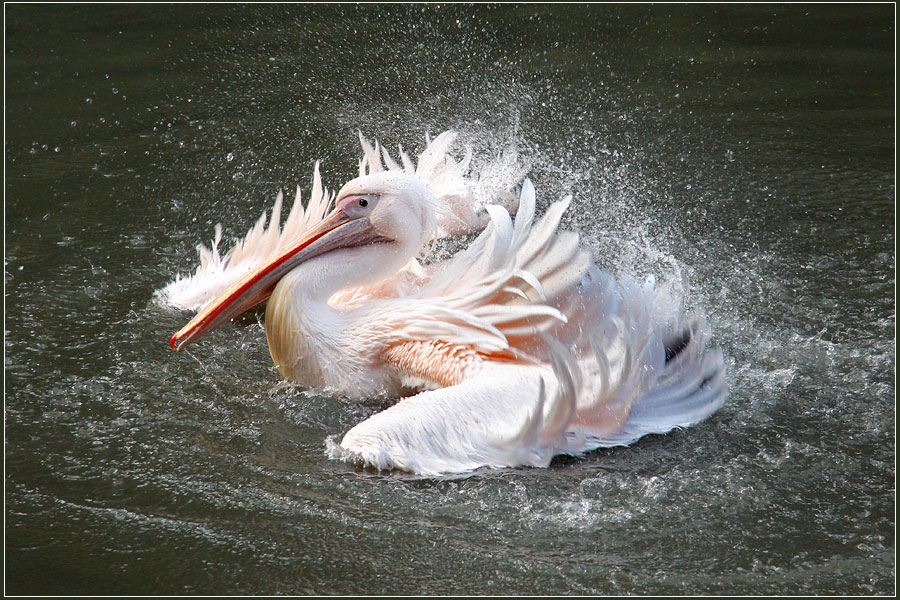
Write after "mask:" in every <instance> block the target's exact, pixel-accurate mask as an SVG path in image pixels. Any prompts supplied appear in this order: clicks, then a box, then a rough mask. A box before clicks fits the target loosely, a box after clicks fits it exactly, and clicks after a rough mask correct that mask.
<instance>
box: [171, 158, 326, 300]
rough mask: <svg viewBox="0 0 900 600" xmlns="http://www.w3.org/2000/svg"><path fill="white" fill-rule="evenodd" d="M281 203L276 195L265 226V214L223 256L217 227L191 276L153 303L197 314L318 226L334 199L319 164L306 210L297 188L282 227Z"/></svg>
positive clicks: (174, 283)
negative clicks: (239, 280)
mask: <svg viewBox="0 0 900 600" xmlns="http://www.w3.org/2000/svg"><path fill="white" fill-rule="evenodd" d="M283 200H284V195H283V194H282V193H281V192H278V196H277V197H276V198H275V205H274V207H273V208H272V217H271V219H269V224H268V226H266V213H265V212H263V214H262V215H261V216H260V217H259V220H258V221H257V222H256V225H254V226H253V227H252V228H250V230H249V231H248V232H247V235H245V236H244V237H243V238H240V239H238V240H235V242H234V245H233V246H232V248H231V250H229V251H228V252H226V253H225V254H220V253H219V243H220V242H221V241H222V226H221V225H216V235H215V239H214V240H213V242H212V247H211V248H207V247H206V246H204V245H203V244H200V245H199V246H197V249H198V251H199V253H200V265H199V266H198V267H197V268H196V269H195V270H194V272H193V273H192V274H191V275H188V276H178V277H177V278H176V279H175V281H172V282H171V283H169V284H168V285H167V286H165V287H164V288H162V289H160V290H157V292H156V294H155V297H156V300H157V301H158V302H159V303H161V304H163V305H166V306H172V307H175V308H181V309H187V310H193V311H199V310H201V309H202V308H203V307H204V306H206V304H207V303H208V302H209V301H211V300H212V299H213V298H216V297H217V296H218V295H219V294H221V293H222V292H223V291H224V290H225V289H227V288H228V286H229V285H231V284H232V283H234V282H235V281H237V280H238V279H240V278H241V277H242V276H243V275H244V274H245V273H247V272H248V271H250V270H251V269H253V268H255V267H256V266H258V265H260V264H261V263H262V262H264V261H265V260H266V258H267V257H269V256H271V255H272V254H274V253H275V252H277V251H279V250H280V249H282V248H284V247H285V246H287V245H288V244H289V243H290V242H291V241H292V240H293V239H295V238H296V237H297V236H299V235H301V234H302V233H304V232H305V231H307V230H309V229H311V228H313V227H315V226H316V225H318V224H319V223H320V222H321V221H322V218H323V217H324V216H325V214H326V213H327V212H328V209H329V207H330V206H331V204H332V202H333V200H334V194H333V193H329V191H328V189H326V188H325V187H324V186H323V185H322V178H321V176H320V175H319V163H318V161H316V165H315V168H314V169H313V182H312V192H311V194H310V198H309V202H307V204H306V208H304V207H303V203H302V202H301V192H300V187H299V186H297V195H296V197H295V199H294V206H293V208H292V209H291V212H290V214H288V218H287V220H286V221H285V223H284V226H283V227H282V226H281V207H282V202H283Z"/></svg>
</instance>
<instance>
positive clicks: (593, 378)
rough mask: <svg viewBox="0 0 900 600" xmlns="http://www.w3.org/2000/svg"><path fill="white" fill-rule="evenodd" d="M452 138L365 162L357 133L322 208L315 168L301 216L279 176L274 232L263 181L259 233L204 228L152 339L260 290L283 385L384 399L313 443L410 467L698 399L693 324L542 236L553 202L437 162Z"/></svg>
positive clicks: (670, 415) (562, 449) (701, 349)
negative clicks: (445, 252) (195, 264)
mask: <svg viewBox="0 0 900 600" xmlns="http://www.w3.org/2000/svg"><path fill="white" fill-rule="evenodd" d="M454 137H455V134H453V133H451V132H446V133H444V134H442V135H441V136H438V137H437V138H435V139H434V140H433V141H429V143H428V146H427V148H426V150H425V151H424V152H423V153H422V155H420V157H419V161H418V166H416V165H415V164H413V161H412V160H411V159H410V158H409V157H408V156H407V155H406V154H405V153H403V150H402V148H401V149H400V157H401V162H402V166H401V165H399V164H397V163H395V162H394V161H393V160H392V159H391V158H390V156H389V155H388V153H387V152H386V151H382V153H383V156H384V160H385V163H386V165H387V168H385V167H384V166H383V165H382V162H381V156H379V151H378V144H377V143H376V146H375V147H374V148H373V147H372V146H371V145H370V144H369V143H368V142H366V141H365V140H364V139H363V138H362V136H360V140H361V143H362V146H363V151H364V156H363V159H362V160H361V162H360V177H358V178H356V179H353V180H352V181H350V182H349V183H347V184H346V185H345V186H344V187H343V188H342V189H341V190H340V192H338V194H337V196H336V198H334V200H335V204H334V210H332V211H331V212H330V213H328V214H327V215H325V212H326V209H327V207H328V206H329V204H330V200H331V199H332V196H331V195H330V194H329V193H328V192H327V191H326V190H324V189H323V188H322V185H321V181H320V178H319V175H318V163H317V164H316V169H315V175H314V184H313V192H312V197H311V200H310V201H309V203H308V205H307V208H306V210H304V209H303V207H302V205H301V203H300V194H299V189H298V194H297V201H296V202H295V205H294V208H293V210H292V211H291V214H290V216H289V217H288V219H287V221H286V222H285V225H284V227H283V228H279V221H280V210H281V200H282V198H281V195H280V194H279V197H278V199H277V200H276V205H275V209H274V210H273V216H272V222H271V224H270V225H269V227H268V228H266V227H265V215H263V217H262V219H261V220H260V222H259V223H258V224H257V226H256V227H255V228H254V229H252V230H251V231H250V232H249V233H248V235H247V236H246V238H245V239H244V240H243V241H242V242H239V243H238V244H237V245H236V246H235V248H234V249H233V250H232V251H231V253H230V254H229V255H228V256H226V257H225V258H222V257H220V256H219V253H218V250H217V245H218V242H219V240H220V238H221V229H219V228H217V231H216V241H215V243H214V246H213V248H212V249H211V250H207V249H205V248H203V247H201V266H200V267H199V268H198V269H197V271H196V272H195V274H194V275H193V276H192V277H189V278H186V279H179V280H177V281H175V282H173V283H172V284H170V285H169V286H168V287H167V288H166V289H165V290H162V291H161V297H162V299H163V300H164V301H165V302H168V303H169V304H172V305H176V306H182V307H188V308H193V309H200V310H199V312H198V313H197V315H196V316H195V317H194V318H193V319H192V320H191V321H190V322H189V323H188V324H187V325H186V326H185V327H184V328H183V329H181V330H180V331H178V332H177V333H176V334H174V335H173V336H172V338H171V341H170V344H171V346H172V348H175V349H178V350H181V349H182V348H183V347H184V346H185V344H188V343H190V342H193V341H196V340H197V339H198V338H200V337H202V336H203V335H204V334H206V333H207V332H209V331H210V330H212V329H214V328H216V327H219V326H221V325H223V324H225V323H227V322H228V321H229V320H231V319H232V318H234V317H236V316H237V315H239V314H241V313H242V312H244V311H246V310H248V309H249V308H251V307H253V306H255V305H256V304H259V303H261V302H263V301H265V300H266V299H268V304H267V306H266V318H265V329H266V337H267V339H268V343H269V350H270V352H271V355H272V358H273V360H274V362H275V365H276V366H277V368H278V370H279V371H280V372H281V374H282V375H283V376H284V377H285V378H286V379H288V380H289V381H292V382H296V383H298V384H303V385H306V386H313V387H316V388H324V389H330V390H333V391H334V392H336V393H339V394H345V395H349V396H353V397H373V396H387V397H392V398H402V399H401V400H400V401H399V402H397V403H396V404H394V405H392V406H391V407H390V408H388V409H386V410H384V411H383V412H380V413H378V414H375V415H373V416H372V417H370V418H369V419H367V420H365V421H363V422H362V423H360V424H358V425H357V426H355V427H353V428H352V429H351V430H350V431H349V432H347V433H346V434H345V435H344V437H343V439H342V440H341V441H340V443H339V444H338V443H335V442H334V441H332V440H330V439H329V440H328V449H329V454H330V455H331V456H332V457H337V458H342V459H344V460H350V461H355V462H358V463H363V464H367V465H372V466H375V467H377V468H379V469H391V468H397V469H403V470H407V471H412V472H416V473H421V474H427V475H434V474H441V473H458V472H466V471H470V470H473V469H476V468H479V467H482V466H493V467H515V466H520V465H533V466H546V465H548V464H549V462H550V460H551V458H552V457H553V456H554V455H557V454H571V455H579V454H582V453H584V452H586V451H589V450H592V449H595V448H598V447H602V446H614V445H627V444H630V443H632V442H634V441H635V440H637V439H638V438H640V437H641V436H643V435H646V434H648V433H664V432H667V431H669V430H671V429H673V428H675V427H686V426H688V425H691V424H694V423H697V422H699V421H701V420H703V419H705V418H706V417H708V416H709V415H711V414H712V413H713V412H715V411H716V410H717V409H718V408H719V407H720V406H721V405H722V403H723V402H724V399H725V396H726V393H727V391H726V384H725V377H724V370H725V369H724V362H723V359H722V354H721V352H719V351H718V350H713V351H706V340H707V338H708V335H709V334H708V329H707V327H706V326H705V324H704V323H703V322H702V321H701V320H694V321H691V322H689V323H687V324H682V323H680V322H677V321H673V318H672V315H671V314H666V311H664V310H663V309H662V308H661V307H660V306H659V303H657V302H655V300H654V289H653V282H652V281H645V282H638V281H636V280H635V279H633V278H627V277H626V278H622V279H621V280H620V281H616V280H615V279H613V277H612V276H610V275H609V274H606V273H604V272H601V271H600V270H598V269H597V268H596V267H595V266H593V264H592V261H591V259H590V256H589V254H588V252H587V251H586V250H585V249H583V248H582V247H581V246H580V245H579V240H578V236H577V235H576V234H575V233H572V232H562V231H558V225H559V222H560V218H561V216H562V215H563V213H564V211H565V210H566V209H567V208H568V206H569V200H570V199H569V198H566V199H564V200H562V201H560V202H556V203H554V204H552V205H551V206H550V207H549V208H548V210H547V211H546V213H545V214H544V216H543V217H542V218H541V219H540V220H539V221H536V222H535V221H534V216H535V191H534V187H533V185H532V184H531V182H530V181H529V180H527V179H526V180H525V181H524V182H523V183H522V187H521V193H520V195H519V202H518V210H517V214H516V217H515V220H514V221H513V220H512V218H511V217H510V215H509V213H508V210H507V209H508V208H511V207H509V206H508V205H509V204H510V203H509V200H510V197H509V196H504V195H503V194H502V189H500V188H502V187H503V185H500V186H497V185H495V186H494V189H491V184H490V183H489V182H488V183H485V179H486V178H482V180H479V182H474V181H472V180H470V179H467V178H466V172H467V170H468V165H469V158H470V155H469V154H467V155H466V158H465V159H464V160H462V161H461V162H455V161H454V160H453V159H451V158H450V157H449V154H448V150H449V148H450V145H451V144H452V142H453V141H454ZM514 164H516V163H515V156H514V155H505V156H504V157H501V159H500V160H499V162H497V163H494V165H493V167H494V169H495V171H496V170H497V168H496V167H497V165H500V166H501V167H504V166H505V169H500V170H501V171H503V170H505V172H507V173H513V174H514V177H521V175H522V173H521V171H518V172H516V169H515V168H513V165H514ZM488 170H489V169H488ZM495 183H496V182H495ZM508 183H509V182H508V181H507V182H506V184H508ZM485 195H490V196H492V197H494V198H500V199H501V200H502V201H503V203H504V204H505V205H507V206H506V207H504V206H500V205H496V204H485V203H484V200H485ZM485 224H486V227H485V228H484V231H483V232H482V233H481V235H480V236H479V237H477V239H475V241H474V242H473V243H472V244H471V245H470V246H469V247H468V248H467V249H465V250H463V251H460V252H458V253H457V254H455V255H454V256H452V257H451V258H450V259H448V260H446V261H444V262H441V263H438V264H432V265H422V264H420V263H419V262H418V260H417V257H419V256H420V253H421V252H422V250H423V248H424V247H426V245H427V244H428V243H429V242H430V241H432V240H433V239H435V238H436V237H439V236H442V235H448V234H452V233H459V232H462V231H466V230H468V229H471V228H474V227H480V226H482V225H485Z"/></svg>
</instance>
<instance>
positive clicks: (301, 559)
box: [4, 5, 896, 594]
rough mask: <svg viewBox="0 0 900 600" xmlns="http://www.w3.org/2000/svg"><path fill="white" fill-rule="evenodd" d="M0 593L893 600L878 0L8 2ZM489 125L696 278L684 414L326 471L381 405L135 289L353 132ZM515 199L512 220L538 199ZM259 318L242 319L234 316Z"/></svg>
mask: <svg viewBox="0 0 900 600" xmlns="http://www.w3.org/2000/svg"><path fill="white" fill-rule="evenodd" d="M6 18H7V19H6V24H7V29H6V34H7V35H6V81H7V86H6V89H7V92H6V94H7V96H6V100H7V102H6V105H7V113H6V124H7V128H6V139H5V150H6V167H7V171H6V172H7V174H6V198H5V208H6V221H5V227H6V236H5V252H6V258H5V263H4V266H5V271H4V273H5V284H6V295H5V300H6V316H7V318H6V330H5V331H6V336H5V337H6V347H5V348H6V352H5V361H6V362H5V383H6V389H7V393H6V401H5V409H6V412H5V415H6V419H5V424H6V438H5V439H6V473H7V477H6V557H7V558H6V577H7V579H6V583H7V587H6V591H7V592H9V593H13V594H103V593H106V594H129V593H130V594H178V593H199V594H218V593H242V594H266V593H322V594H324V593H345V594H348V593H367V594H380V593H399V594H415V593H433V594H446V593H493V594H504V593H506V594H513V593H519V594H521V593H529V594H531V593H538V594H540V593H547V594H552V593H555V594H564V593H576V594H601V593H632V594H633V593H638V594H640V593H643V594H647V593H667V594H698V593H725V594H734V593H750V594H753V593H756V594H781V593H795V594H796V593H815V594H870V593H889V592H890V591H891V589H892V584H893V581H894V577H895V572H894V571H895V554H894V545H893V539H894V537H893V533H894V518H893V515H894V509H895V501H894V491H893V490H894V483H893V482H894V474H895V462H894V439H895V428H894V416H895V412H894V375H895V372H894V364H895V362H894V361H895V354H894V338H895V334H894V331H895V314H896V313H895V303H894V299H893V290H894V285H895V279H894V269H895V252H894V239H895V238H894V228H893V224H892V220H893V217H894V210H895V209H894V202H895V172H894V161H893V156H894V151H895V146H894V111H893V98H894V96H893V92H892V86H893V83H894V79H893V77H894V70H893V59H894V56H893V39H894V12H893V7H892V6H890V5H866V6H860V7H857V6H854V7H849V6H827V7H823V6H818V7H815V10H813V9H811V8H810V7H807V6H796V5H793V6H731V5H729V6H708V5H701V6H686V7H685V6H681V7H671V6H662V7H660V6H637V7H632V6H589V7H588V6H578V7H557V6H549V5H547V6H541V5H527V6H485V5H481V6H474V7H473V6H461V5H457V6H436V5H429V6H378V5H366V6H344V5H341V6H266V7H243V6H208V7H199V8H198V7H193V6H192V7H187V6H177V5H175V6H173V5H160V6H153V7H146V6H115V7H112V8H109V7H103V8H99V7H91V6H77V7H74V8H73V7H66V6H62V5H44V6H37V7H32V6H24V5H19V6H16V5H13V6H7V7H6ZM450 127H453V128H457V129H459V130H460V131H461V132H462V134H463V135H464V136H465V137H466V138H467V139H468V140H469V141H470V143H472V144H473V146H474V147H475V151H476V156H490V155H492V153H496V152H498V151H500V149H502V148H503V147H504V145H505V144H506V143H508V142H509V141H511V140H516V141H518V143H519V144H520V147H521V148H522V151H523V154H524V155H526V156H527V157H528V158H529V159H530V160H531V162H532V171H531V176H532V177H533V179H534V181H535V183H536V186H537V190H538V198H539V203H540V206H541V207H543V206H546V205H547V204H548V203H549V202H551V201H553V200H555V199H557V198H559V197H560V196H562V195H564V194H566V193H572V194H573V195H574V198H575V200H574V202H573V210H572V211H570V214H569V215H568V216H567V221H566V223H567V226H568V227H570V228H572V229H575V230H577V231H579V232H580V233H581V234H582V236H583V238H584V239H585V241H586V242H587V243H588V244H589V245H590V247H591V248H592V249H593V250H594V251H595V255H596V258H597V260H598V262H599V263H600V264H601V265H603V266H607V267H610V268H613V269H614V270H616V269H618V270H627V271H636V272H639V273H648V272H653V273H655V274H656V275H657V277H658V278H659V279H660V281H662V282H664V283H665V282H668V285H671V286H673V288H674V287H678V286H684V287H686V288H687V289H688V297H687V306H686V307H685V309H686V310H687V311H694V310H696V311H698V312H701V313H704V314H706V315H708V316H709V320H710V322H711V324H712V326H713V331H714V335H715V343H716V344H717V345H718V346H720V347H722V348H723V349H724V351H725V353H726V355H727V357H728V361H729V370H730V377H731V380H732V381H731V389H732V393H731V396H730V398H729V401H728V403H727V404H726V406H725V407H724V408H723V409H722V411H720V413H718V414H717V415H716V416H715V417H714V418H713V419H712V420H710V421H709V422H707V423H705V424H703V425H701V426H698V427H696V428H692V429H690V430H686V431H681V432H676V433H673V434H671V435H668V436H665V437H653V438H650V439H646V440H643V441H642V442H640V443H639V444H637V445H635V446H634V447H632V448H621V449H613V450H603V451H598V452H595V453H592V454H590V455H589V456H587V457H585V458H582V459H560V460H558V461H556V462H554V464H553V465H552V466H551V467H550V468H549V469H519V470H504V471H490V470H489V471H484V472H479V473H476V474H474V475H472V476H470V477H461V478H446V479H427V478H426V479H422V478H416V477H412V476H408V475H403V474H396V473H377V472H374V471H368V470H363V469H359V468H356V467H353V466H351V465H347V464H344V463H340V462H335V461H331V460H329V459H327V458H326V456H325V453H324V440H325V439H326V437H328V436H332V435H339V434H340V433H342V432H344V431H346V430H347V429H348V428H349V427H351V426H353V425H354V424H356V423H357V422H359V421H360V420H362V419H363V418H365V417H366V416H368V415H369V414H372V413H373V412H375V411H376V410H379V409H380V408H381V407H380V406H378V405H376V404H371V403H366V402H353V401H350V400H348V399H344V398H332V397H327V396H323V395H320V394H316V393H314V392H311V391H304V390H300V389H296V388H292V387H289V386H283V385H280V384H279V379H280V378H279V377H278V375H277V373H275V372H274V370H273V368H272V366H271V360H270V358H269V356H268V352H267V349H266V345H265V339H264V334H263V332H262V328H261V326H260V325H259V323H258V319H257V318H251V319H249V320H247V321H246V322H245V323H243V324H240V325H239V326H234V327H227V328H224V329H223V330H222V331H219V332H216V333H214V334H212V335H211V336H210V337H209V338H208V342H204V343H202V344H197V345H196V347H195V348H193V349H192V350H191V351H190V352H189V353H188V354H186V355H185V354H180V355H176V354H174V353H172V352H171V351H170V350H169V349H168V347H167V343H166V340H167V339H168V337H169V335H170V334H171V333H172V332H173V331H175V330H177V329H178V328H180V327H181V325H182V324H183V323H184V320H185V317H186V315H182V314H172V313H170V312H167V311H164V310H162V309H160V308H158V307H156V306H155V305H154V304H153V303H152V302H151V301H150V299H151V296H152V293H153V291H154V290H155V289H157V288H159V287H160V286H162V285H163V284H165V283H166V282H167V281H169V280H170V279H171V278H172V277H173V276H174V274H175V273H177V272H187V271H188V270H189V269H191V268H192V267H193V264H194V263H193V261H194V260H195V259H196V252H195V250H194V246H195V245H196V243H197V242H198V241H200V240H201V239H202V240H204V241H208V240H209V239H211V237H212V233H213V225H214V224H215V223H217V222H222V223H223V224H224V225H225V227H226V231H228V232H230V233H232V234H237V233H238V232H242V231H246V229H247V227H249V225H250V224H251V223H252V222H253V221H254V220H255V219H256V217H258V215H259V214H260V213H261V212H262V210H263V209H264V208H265V207H267V206H268V205H269V204H270V203H271V201H272V199H273V198H274V196H275V194H276V193H277V191H278V190H279V189H281V188H284V189H287V190H290V189H292V188H293V186H294V185H295V184H296V183H297V182H299V183H301V185H302V186H303V187H304V188H308V180H309V174H310V173H311V171H312V164H313V162H314V161H315V160H316V159H322V160H323V168H322V172H323V177H324V179H325V180H326V182H327V183H328V184H329V185H330V186H339V185H341V184H342V183H343V182H344V181H345V180H346V179H348V178H349V177H351V176H352V175H353V173H355V172H356V162H355V161H356V160H357V158H358V157H357V149H356V141H355V134H356V130H357V128H359V129H362V130H363V132H364V133H366V134H367V135H369V136H374V137H378V138H379V139H382V140H383V141H385V142H387V143H390V144H397V143H402V144H403V145H404V147H405V148H409V149H415V150H418V149H420V148H421V145H420V140H421V139H422V136H423V133H424V132H425V131H426V130H430V131H431V132H433V133H434V132H437V131H441V130H443V129H446V128H450ZM539 210H540V208H539ZM257 317H258V318H261V315H260V314H258V315H257Z"/></svg>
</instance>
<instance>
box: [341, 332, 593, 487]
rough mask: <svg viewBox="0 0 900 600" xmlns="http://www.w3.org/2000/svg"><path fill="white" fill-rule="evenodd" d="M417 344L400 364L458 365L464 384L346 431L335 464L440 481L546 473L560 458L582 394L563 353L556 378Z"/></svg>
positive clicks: (402, 405)
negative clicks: (519, 469)
mask: <svg viewBox="0 0 900 600" xmlns="http://www.w3.org/2000/svg"><path fill="white" fill-rule="evenodd" d="M413 344H415V347H411V346H409V345H408V347H406V348H403V349H401V350H400V351H398V354H402V355H403V356H402V357H401V356H398V357H397V358H398V360H399V361H400V362H405V364H406V365H407V366H410V367H412V368H413V369H414V370H416V367H415V365H416V364H417V363H418V364H419V365H427V364H430V363H434V362H436V361H443V362H450V363H456V367H457V369H458V370H459V376H461V377H464V378H463V379H461V381H460V382H459V383H458V384H456V385H452V386H450V387H445V388H442V389H438V390H432V391H426V392H423V393H421V394H418V395H415V396H412V397H409V398H405V399H403V400H401V401H400V402H398V403H397V404H395V405H393V406H391V407H390V408H388V409H387V410H384V411H383V412H380V413H378V414H376V415H374V416H372V417H370V418H369V419H367V420H366V421H363V422H362V423H360V424H359V425H357V426H356V427H354V428H353V429H351V430H350V431H348V432H347V434H346V435H345V436H344V438H343V439H342V440H341V442H340V444H337V443H335V442H334V441H333V440H331V439H329V442H328V446H329V454H330V455H331V456H332V457H333V458H340V459H343V460H350V461H354V462H359V463H362V464H368V465H371V466H374V467H377V468H379V469H391V468H397V469H403V470H406V471H412V472H415V473H419V474H423V475H437V474H443V473H461V472H466V471H471V470H473V469H476V468H478V467H482V466H494V467H514V466H520V465H532V466H547V464H549V462H550V459H551V458H552V457H553V456H554V455H555V454H557V453H559V452H560V444H561V443H564V441H565V434H564V428H565V426H566V425H567V424H568V423H569V421H570V419H571V416H572V414H573V411H574V406H575V387H576V383H575V381H574V380H573V377H572V371H571V370H570V368H571V364H572V363H571V361H570V360H569V361H567V360H566V357H564V356H563V355H562V354H559V355H558V360H554V361H553V369H552V371H551V369H549V368H546V367H540V366H536V365H521V364H516V363H503V362H489V361H479V360H478V357H477V356H474V355H472V354H470V353H469V352H468V351H467V350H466V349H462V348H459V347H449V346H442V345H428V344H422V343H413ZM422 372H425V373H427V372H428V368H427V367H426V368H425V369H424V370H423V371H422ZM562 451H565V450H562Z"/></svg>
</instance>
